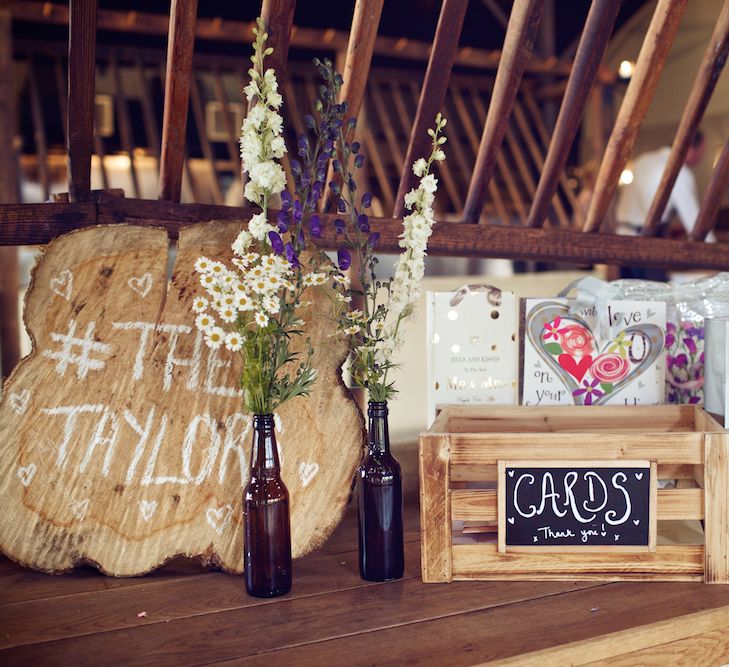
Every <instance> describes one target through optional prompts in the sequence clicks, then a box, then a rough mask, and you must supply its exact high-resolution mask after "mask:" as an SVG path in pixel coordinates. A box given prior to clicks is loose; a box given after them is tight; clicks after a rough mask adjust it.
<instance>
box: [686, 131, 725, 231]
mask: <svg viewBox="0 0 729 667" xmlns="http://www.w3.org/2000/svg"><path fill="white" fill-rule="evenodd" d="M728 188H729V139H727V140H726V141H725V142H724V148H722V151H721V155H719V159H718V160H717V161H716V166H715V167H714V173H713V175H712V177H711V182H710V183H709V187H708V188H707V189H706V194H705V195H704V201H703V202H702V203H701V208H700V209H699V214H698V216H696V224H695V225H694V228H693V230H691V235H690V238H691V240H693V241H703V240H704V239H705V238H706V236H707V235H708V234H709V232H711V231H712V230H713V229H714V227H715V226H716V223H717V218H718V216H719V207H720V206H721V200H722V199H723V198H724V195H725V194H726V191H727V189H728Z"/></svg>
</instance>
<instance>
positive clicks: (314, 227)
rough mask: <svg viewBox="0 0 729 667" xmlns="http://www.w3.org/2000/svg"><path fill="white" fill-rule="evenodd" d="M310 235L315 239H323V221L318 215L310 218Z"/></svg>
mask: <svg viewBox="0 0 729 667" xmlns="http://www.w3.org/2000/svg"><path fill="white" fill-rule="evenodd" d="M309 234H311V236H312V237H314V238H315V239H318V238H321V219H320V218H319V216H318V215H312V216H311V218H309Z"/></svg>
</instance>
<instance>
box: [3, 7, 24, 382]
mask: <svg viewBox="0 0 729 667" xmlns="http://www.w3.org/2000/svg"><path fill="white" fill-rule="evenodd" d="M11 25H12V19H11V16H10V11H9V10H8V9H7V8H6V7H1V8H0V155H2V156H3V158H2V160H0V202H3V203H5V204H12V203H14V202H16V201H17V200H18V194H19V185H20V184H19V179H18V161H17V160H16V155H15V146H14V143H15V128H16V122H15V121H16V108H17V96H16V94H15V86H14V84H13V32H12V28H11ZM0 230H4V225H3V223H2V221H0ZM19 283H20V269H19V266H18V249H17V248H0V379H2V378H6V377H7V376H8V375H10V371H12V370H13V368H15V364H17V363H18V359H20V322H19V321H18V320H19V318H18V293H19V288H20V285H19Z"/></svg>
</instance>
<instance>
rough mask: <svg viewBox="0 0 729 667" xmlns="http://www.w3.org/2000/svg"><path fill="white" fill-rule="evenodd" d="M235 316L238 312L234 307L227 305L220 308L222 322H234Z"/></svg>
mask: <svg viewBox="0 0 729 667" xmlns="http://www.w3.org/2000/svg"><path fill="white" fill-rule="evenodd" d="M237 317H238V312H237V311H236V309H235V308H230V307H227V308H222V309H221V310H220V319H221V320H223V322H228V323H229V324H230V323H232V322H235V320H236V318H237Z"/></svg>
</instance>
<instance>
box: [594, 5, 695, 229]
mask: <svg viewBox="0 0 729 667" xmlns="http://www.w3.org/2000/svg"><path fill="white" fill-rule="evenodd" d="M687 1H688V0H658V5H657V6H656V9H655V12H654V13H653V18H652V20H651V23H650V26H649V27H648V32H647V33H646V36H645V38H644V39H643V46H642V47H641V49H640V53H639V54H638V61H637V63H636V66H635V72H634V73H633V77H632V78H631V80H630V83H629V84H628V89H627V90H626V91H625V97H624V98H623V103H622V104H621V105H620V110H619V111H618V117H617V119H616V120H615V125H614V126H613V131H612V133H611V135H610V139H609V140H608V144H607V148H606V150H605V155H604V156H603V159H602V163H601V164H600V170H599V172H598V174H597V179H596V181H595V191H594V193H593V195H592V199H591V200H590V208H589V209H588V211H587V217H586V220H585V225H584V228H583V229H584V231H586V232H596V231H598V230H599V229H600V226H601V225H602V224H603V221H604V219H605V217H606V214H607V211H608V207H609V206H610V202H611V201H612V198H613V195H614V194H615V190H616V188H617V187H618V178H619V177H620V173H621V172H622V170H623V168H624V167H625V163H626V162H627V161H628V158H629V157H630V154H631V152H632V150H633V146H635V141H636V139H637V137H638V132H639V130H640V127H641V125H642V124H643V119H644V118H645V115H646V113H647V111H648V107H649V106H650V103H651V100H652V99H653V93H654V92H655V90H656V86H657V85H658V79H659V77H660V75H661V71H662V70H663V65H664V64H665V62H666V57H667V56H668V51H669V50H670V48H671V44H673V40H674V38H675V37H676V32H677V31H678V24H679V22H680V20H681V16H682V15H683V12H684V10H685V9H686V3H687Z"/></svg>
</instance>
